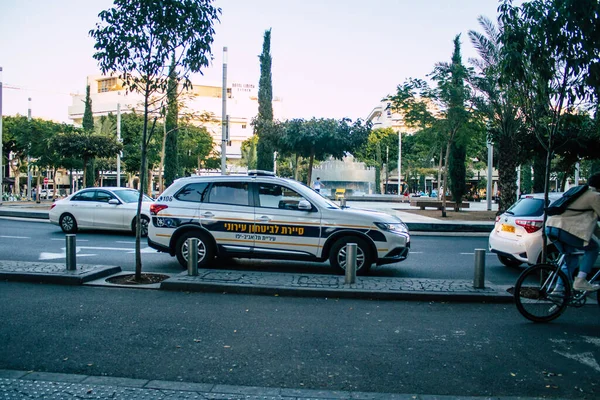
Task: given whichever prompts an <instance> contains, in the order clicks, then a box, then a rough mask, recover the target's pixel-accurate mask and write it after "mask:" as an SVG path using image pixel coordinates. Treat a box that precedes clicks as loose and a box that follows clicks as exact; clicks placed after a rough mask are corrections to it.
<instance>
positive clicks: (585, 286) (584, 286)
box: [573, 277, 600, 292]
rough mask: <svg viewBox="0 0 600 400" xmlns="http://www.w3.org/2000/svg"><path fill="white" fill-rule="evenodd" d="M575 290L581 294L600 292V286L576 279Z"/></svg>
mask: <svg viewBox="0 0 600 400" xmlns="http://www.w3.org/2000/svg"><path fill="white" fill-rule="evenodd" d="M573 289H575V290H578V291H581V292H584V291H585V292H595V291H596V290H600V285H592V284H591V283H589V282H588V281H586V280H585V278H580V277H576V278H575V282H573Z"/></svg>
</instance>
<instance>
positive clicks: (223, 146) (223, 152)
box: [221, 46, 227, 175]
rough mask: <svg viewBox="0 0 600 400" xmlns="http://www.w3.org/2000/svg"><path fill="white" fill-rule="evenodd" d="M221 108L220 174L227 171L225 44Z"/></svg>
mask: <svg viewBox="0 0 600 400" xmlns="http://www.w3.org/2000/svg"><path fill="white" fill-rule="evenodd" d="M222 96H223V110H222V112H221V125H222V129H221V175H225V174H226V173H227V121H226V119H227V46H225V47H223V90H222Z"/></svg>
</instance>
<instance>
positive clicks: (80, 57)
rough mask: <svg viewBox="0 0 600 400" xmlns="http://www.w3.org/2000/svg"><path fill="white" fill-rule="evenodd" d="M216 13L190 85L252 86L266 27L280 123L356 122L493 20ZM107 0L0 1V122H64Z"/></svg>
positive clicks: (426, 14)
mask: <svg viewBox="0 0 600 400" xmlns="http://www.w3.org/2000/svg"><path fill="white" fill-rule="evenodd" d="M215 4H216V5H217V6H218V7H221V8H222V11H223V12H222V15H221V18H220V20H221V22H220V23H217V24H216V35H215V41H214V44H213V47H212V53H213V56H214V60H213V62H212V66H211V67H209V68H207V69H205V70H204V77H201V76H194V77H193V78H192V81H193V82H197V83H209V84H215V85H220V84H221V80H222V49H223V46H227V47H228V50H229V57H228V82H229V83H231V82H239V83H253V84H255V85H257V86H258V79H259V75H260V66H259V60H258V55H259V54H260V53H261V51H262V43H263V34H264V31H265V30H266V29H269V28H272V39H271V55H272V57H273V66H272V76H273V94H274V96H278V97H281V98H283V104H284V111H285V116H286V117H287V118H296V117H299V118H307V119H308V118H312V117H319V118H320V117H325V118H342V117H349V118H351V119H353V120H354V119H356V118H366V116H367V115H368V113H369V112H370V111H371V110H372V109H373V107H375V106H377V104H378V103H379V101H380V100H381V99H382V98H383V97H385V96H386V95H388V94H391V93H393V92H394V91H395V88H396V86H397V85H398V84H400V83H402V82H403V81H404V80H405V79H407V78H409V77H418V78H425V75H426V74H427V73H429V72H430V71H431V70H432V68H433V66H434V64H435V63H436V62H438V61H450V57H451V54H452V40H453V38H454V36H455V35H457V34H459V33H462V49H463V51H462V54H463V60H464V61H465V62H466V61H467V59H468V58H469V57H474V56H475V55H476V53H475V51H474V50H473V48H472V46H471V44H470V42H469V39H468V36H467V32H468V31H469V30H471V29H475V30H480V27H479V25H478V23H477V17H478V16H479V15H485V16H487V17H488V18H490V19H494V20H495V19H496V16H497V7H498V0H428V1H421V0H371V1H364V0H361V1H359V0H217V1H216V2H215ZM111 5H112V1H111V0H85V1H84V0H53V1H48V0H0V67H2V68H3V83H4V91H3V114H4V115H14V114H17V113H19V114H21V115H27V107H28V101H27V98H28V97H31V98H32V115H33V116H34V117H41V118H47V119H54V120H56V121H63V122H68V121H69V120H68V114H67V108H68V106H69V105H70V104H71V98H70V96H69V93H76V92H79V93H84V92H85V84H86V76H87V75H95V74H98V73H99V72H98V71H99V70H98V67H97V63H96V61H95V60H94V59H93V58H92V54H93V52H94V49H93V45H94V42H93V40H92V39H91V38H90V37H89V35H88V32H89V30H90V29H93V28H94V26H95V24H96V22H98V21H99V19H98V13H99V12H100V11H102V10H103V9H107V8H110V7H111Z"/></svg>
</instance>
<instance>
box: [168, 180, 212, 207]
mask: <svg viewBox="0 0 600 400" xmlns="http://www.w3.org/2000/svg"><path fill="white" fill-rule="evenodd" d="M207 188H208V183H206V182H197V183H189V184H187V185H185V186H184V187H182V188H181V189H180V190H179V192H177V193H176V194H175V196H173V197H175V198H176V199H177V200H179V201H191V202H195V203H202V202H204V201H205V200H206V195H207V194H208V191H207V190H206V189H207Z"/></svg>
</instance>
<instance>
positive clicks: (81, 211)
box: [50, 187, 153, 236]
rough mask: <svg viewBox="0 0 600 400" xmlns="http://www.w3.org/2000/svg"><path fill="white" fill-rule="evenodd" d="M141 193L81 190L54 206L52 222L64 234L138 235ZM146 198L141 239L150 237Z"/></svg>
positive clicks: (124, 190)
mask: <svg viewBox="0 0 600 400" xmlns="http://www.w3.org/2000/svg"><path fill="white" fill-rule="evenodd" d="M138 198H139V192H138V191H137V190H135V189H128V188H122V187H90V188H86V189H81V190H79V191H78V192H75V193H73V194H72V195H70V196H68V197H65V198H64V199H61V200H57V201H55V202H54V203H52V206H51V208H50V222H51V223H53V224H56V225H58V226H60V228H61V229H62V230H63V232H65V233H75V232H77V230H78V229H103V230H125V231H130V232H134V233H135V216H136V213H137V203H138ZM152 202H153V200H152V199H151V198H150V197H148V196H146V195H144V198H143V201H142V213H141V216H140V218H141V232H142V236H147V235H148V222H149V221H150V204H151V203H152Z"/></svg>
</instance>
